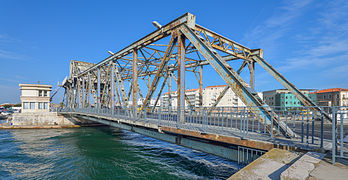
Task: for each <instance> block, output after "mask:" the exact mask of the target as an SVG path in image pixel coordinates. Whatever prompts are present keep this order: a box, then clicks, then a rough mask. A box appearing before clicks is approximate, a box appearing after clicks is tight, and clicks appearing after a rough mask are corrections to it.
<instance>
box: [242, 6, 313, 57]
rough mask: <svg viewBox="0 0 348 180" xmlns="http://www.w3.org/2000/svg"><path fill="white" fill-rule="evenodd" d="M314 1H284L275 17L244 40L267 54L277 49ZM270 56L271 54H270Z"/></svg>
mask: <svg viewBox="0 0 348 180" xmlns="http://www.w3.org/2000/svg"><path fill="white" fill-rule="evenodd" d="M311 1H312V0H291V1H284V2H283V5H282V6H281V7H279V8H277V10H276V11H275V12H274V15H273V16H271V17H270V18H268V19H266V20H265V21H263V22H260V25H258V26H256V27H254V28H253V29H252V30H251V31H250V32H247V33H246V34H245V35H244V38H243V39H242V42H245V44H246V45H248V46H249V47H262V48H263V49H267V51H268V52H267V53H269V52H270V51H273V50H274V49H276V47H277V44H278V43H277V41H278V40H279V39H281V38H282V37H284V36H285V34H286V33H287V32H288V31H289V29H290V27H291V24H292V23H293V22H294V20H295V19H296V18H297V17H299V16H300V15H301V14H302V13H303V9H304V8H305V7H306V6H308V5H309V4H310V3H311ZM269 54H270V53H269Z"/></svg>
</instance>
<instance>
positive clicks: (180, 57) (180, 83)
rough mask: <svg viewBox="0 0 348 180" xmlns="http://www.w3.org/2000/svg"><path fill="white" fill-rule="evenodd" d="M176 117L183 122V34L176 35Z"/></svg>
mask: <svg viewBox="0 0 348 180" xmlns="http://www.w3.org/2000/svg"><path fill="white" fill-rule="evenodd" d="M178 68H179V69H178V88H177V89H178V90H177V92H178V94H177V97H178V113H179V114H178V117H179V121H180V123H185V36H184V35H183V34H181V33H180V35H179V37H178Z"/></svg>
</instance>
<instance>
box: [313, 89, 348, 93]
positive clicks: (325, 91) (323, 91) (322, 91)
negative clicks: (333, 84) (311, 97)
mask: <svg viewBox="0 0 348 180" xmlns="http://www.w3.org/2000/svg"><path fill="white" fill-rule="evenodd" d="M340 91H348V89H344V88H330V89H322V90H320V91H315V92H312V93H311V94H319V93H328V92H340Z"/></svg>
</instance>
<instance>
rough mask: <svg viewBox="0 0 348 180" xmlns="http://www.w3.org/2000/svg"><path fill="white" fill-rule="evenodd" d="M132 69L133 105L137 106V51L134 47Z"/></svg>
mask: <svg viewBox="0 0 348 180" xmlns="http://www.w3.org/2000/svg"><path fill="white" fill-rule="evenodd" d="M132 69H133V78H132V79H133V82H132V84H133V92H132V95H133V98H132V99H133V100H132V101H133V107H136V106H137V98H138V88H137V87H138V51H137V50H136V49H133V63H132Z"/></svg>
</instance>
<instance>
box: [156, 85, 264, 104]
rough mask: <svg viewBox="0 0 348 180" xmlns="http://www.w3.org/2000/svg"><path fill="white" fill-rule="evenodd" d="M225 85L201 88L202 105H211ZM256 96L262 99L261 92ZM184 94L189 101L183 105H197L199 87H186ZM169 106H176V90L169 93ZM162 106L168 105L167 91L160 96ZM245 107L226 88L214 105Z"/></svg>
mask: <svg viewBox="0 0 348 180" xmlns="http://www.w3.org/2000/svg"><path fill="white" fill-rule="evenodd" d="M226 86H227V85H217V86H208V87H206V88H205V89H203V102H202V103H203V104H202V105H203V107H211V106H212V105H213V104H215V102H216V101H217V98H218V97H219V95H220V94H221V92H222V91H223V89H224V88H225V87H226ZM257 94H258V96H260V98H261V99H262V93H257ZM185 95H186V97H187V99H188V101H189V103H188V102H187V101H186V100H185V106H186V107H188V106H189V104H191V106H194V107H199V89H188V90H185ZM170 98H171V106H172V107H174V108H175V107H177V92H176V91H174V92H172V94H171V97H170ZM161 99H162V101H161V102H162V104H161V106H163V107H168V106H169V93H165V94H164V95H163V96H162V98H161ZM237 106H238V107H245V104H244V103H243V102H242V101H241V99H240V98H239V97H238V96H237V95H236V94H235V93H234V92H233V91H232V90H231V89H228V90H227V92H226V94H225V95H224V96H223V98H222V99H221V100H220V102H219V103H218V104H217V106H216V107H237Z"/></svg>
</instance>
